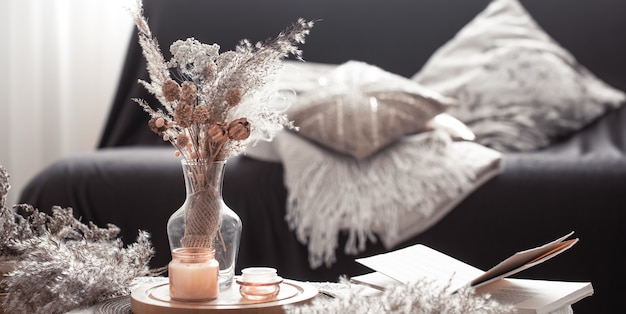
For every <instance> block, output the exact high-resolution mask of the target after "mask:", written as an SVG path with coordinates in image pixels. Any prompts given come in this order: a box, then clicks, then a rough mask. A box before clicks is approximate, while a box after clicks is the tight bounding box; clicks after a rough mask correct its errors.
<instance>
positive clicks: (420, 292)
mask: <svg viewBox="0 0 626 314" xmlns="http://www.w3.org/2000/svg"><path fill="white" fill-rule="evenodd" d="M329 285H330V286H332V287H331V288H330V290H336V289H337V288H336V287H337V286H339V287H340V288H342V289H341V290H342V291H343V292H340V293H333V294H332V295H333V297H334V298H332V299H330V300H328V298H315V299H313V301H312V302H311V303H309V304H306V305H298V306H293V305H290V306H286V307H285V310H286V313H289V314H305V313H306V314H309V313H314V314H323V313H363V314H366V313H372V314H373V313H394V314H408V313H420V314H427V313H437V314H455V313H476V314H506V313H515V312H516V309H515V307H514V306H513V305H510V304H502V303H499V302H497V301H496V300H494V299H492V298H491V297H490V295H479V294H476V292H475V290H474V289H473V288H471V287H465V288H463V289H461V290H459V291H457V292H456V293H454V294H450V293H449V287H440V286H437V285H436V284H435V283H433V282H431V281H428V280H426V279H423V280H418V281H416V282H412V283H409V284H406V285H405V284H398V285H393V286H390V287H387V288H386V289H385V291H383V292H382V293H381V294H380V295H376V296H375V297H374V296H371V295H366V294H364V293H362V291H363V289H364V288H363V287H362V286H358V285H352V284H351V283H350V282H349V281H348V279H346V278H341V280H340V282H339V283H333V284H329ZM344 287H345V288H344Z"/></svg>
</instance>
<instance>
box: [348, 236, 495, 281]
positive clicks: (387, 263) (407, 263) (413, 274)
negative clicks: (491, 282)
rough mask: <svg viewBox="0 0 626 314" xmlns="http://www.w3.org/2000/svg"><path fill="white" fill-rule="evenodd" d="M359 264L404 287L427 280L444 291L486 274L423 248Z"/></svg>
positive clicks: (365, 259) (395, 253)
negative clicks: (447, 286)
mask: <svg viewBox="0 0 626 314" xmlns="http://www.w3.org/2000/svg"><path fill="white" fill-rule="evenodd" d="M356 261H357V262H358V263H360V264H363V265H365V266H367V267H369V268H371V269H374V270H376V271H378V272H380V273H382V274H384V275H386V276H389V277H391V278H393V279H395V280H398V281H400V282H402V283H405V284H406V283H409V282H413V281H418V280H420V279H424V278H426V279H428V280H432V281H435V282H436V283H437V284H438V285H439V286H441V287H445V286H446V285H448V284H450V287H451V288H452V289H453V291H456V290H458V289H459V288H461V287H463V286H464V285H467V284H469V282H471V280H472V279H474V278H476V277H478V276H480V275H481V274H482V273H483V271H482V270H480V269H478V268H476V267H473V266H471V265H468V264H466V263H463V262H461V261H459V260H457V259H455V258H453V257H450V256H448V255H446V254H443V253H441V252H439V251H436V250H433V249H431V248H429V247H427V246H425V245H422V244H417V245H413V246H410V247H407V248H403V249H400V250H396V251H392V252H389V253H385V254H379V255H374V256H370V257H366V258H359V259H357V260H356Z"/></svg>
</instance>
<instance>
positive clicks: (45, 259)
mask: <svg viewBox="0 0 626 314" xmlns="http://www.w3.org/2000/svg"><path fill="white" fill-rule="evenodd" d="M9 189H10V185H9V176H8V174H7V172H6V171H5V170H4V168H2V166H0V200H1V203H0V205H1V208H0V257H1V260H2V262H10V263H11V267H10V268H11V269H10V271H9V273H8V274H5V275H4V277H3V278H2V280H1V281H0V288H2V290H3V291H5V292H6V297H5V298H4V300H3V302H2V307H3V310H4V311H5V313H65V312H68V311H70V310H73V309H76V308H81V307H87V306H90V305H93V304H96V303H98V302H101V301H103V300H106V299H109V298H112V297H116V296H122V295H128V294H129V293H130V291H129V290H130V287H131V284H132V282H133V280H134V279H135V278H137V277H142V276H150V275H155V274H156V273H157V271H156V270H151V269H150V268H149V266H148V263H149V261H150V259H151V258H152V256H153V254H154V250H153V248H152V245H151V244H150V241H149V236H148V234H147V233H145V232H140V233H139V236H138V237H137V242H136V243H133V244H131V245H129V246H127V247H124V245H123V243H122V241H121V240H120V239H119V238H118V237H117V236H118V234H119V231H120V230H119V228H117V227H116V226H114V225H108V226H107V227H106V228H99V227H97V226H96V225H94V224H93V223H89V224H83V223H81V222H80V221H79V220H77V219H76V218H74V216H73V215H72V209H71V208H65V209H64V208H61V207H53V208H52V215H48V214H46V213H43V212H40V211H39V210H37V209H36V208H34V207H33V206H31V205H26V204H22V205H16V206H14V207H13V208H8V207H7V206H5V201H6V195H7V193H8V191H9ZM18 210H19V211H21V213H18Z"/></svg>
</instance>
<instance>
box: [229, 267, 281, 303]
mask: <svg viewBox="0 0 626 314" xmlns="http://www.w3.org/2000/svg"><path fill="white" fill-rule="evenodd" d="M282 281H283V279H282V278H281V277H279V276H277V275H276V269H274V268H270V267H250V268H245V269H242V270H241V278H240V279H239V280H237V283H238V284H239V293H241V296H242V297H244V298H246V299H248V300H254V301H259V300H268V299H272V298H274V297H276V296H277V295H278V292H280V283H281V282H282Z"/></svg>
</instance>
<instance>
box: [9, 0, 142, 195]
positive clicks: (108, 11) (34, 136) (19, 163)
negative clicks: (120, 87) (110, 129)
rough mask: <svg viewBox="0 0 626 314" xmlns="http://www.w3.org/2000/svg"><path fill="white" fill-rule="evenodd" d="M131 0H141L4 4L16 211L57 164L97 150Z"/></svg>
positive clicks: (34, 0)
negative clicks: (39, 177) (27, 187)
mask: <svg viewBox="0 0 626 314" xmlns="http://www.w3.org/2000/svg"><path fill="white" fill-rule="evenodd" d="M125 1H133V0H0V47H1V48H0V164H2V165H3V166H4V167H5V169H6V170H7V171H8V172H9V173H10V175H11V185H12V189H11V192H10V194H9V198H8V205H11V204H14V203H15V202H16V201H17V196H18V194H19V192H20V190H21V188H22V187H23V186H24V184H25V183H26V182H27V181H28V180H30V178H31V177H32V176H34V175H35V174H36V173H38V172H39V171H41V170H42V169H43V168H44V167H46V166H47V165H49V164H50V163H52V162H54V161H56V160H58V159H60V158H62V157H65V156H68V155H71V154H76V153H80V152H85V151H89V150H93V149H95V147H96V145H97V141H98V139H99V136H100V133H101V131H102V129H103V126H104V122H105V119H106V116H107V114H108V111H109V108H110V104H111V102H112V98H113V95H114V93H115V89H116V87H117V82H118V78H119V75H120V70H121V68H122V63H123V60H124V55H125V52H126V49H127V46H128V42H129V39H130V34H131V32H132V20H131V18H130V16H129V14H128V13H127V12H126V10H125V8H124V2H125ZM133 2H134V1H133Z"/></svg>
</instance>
